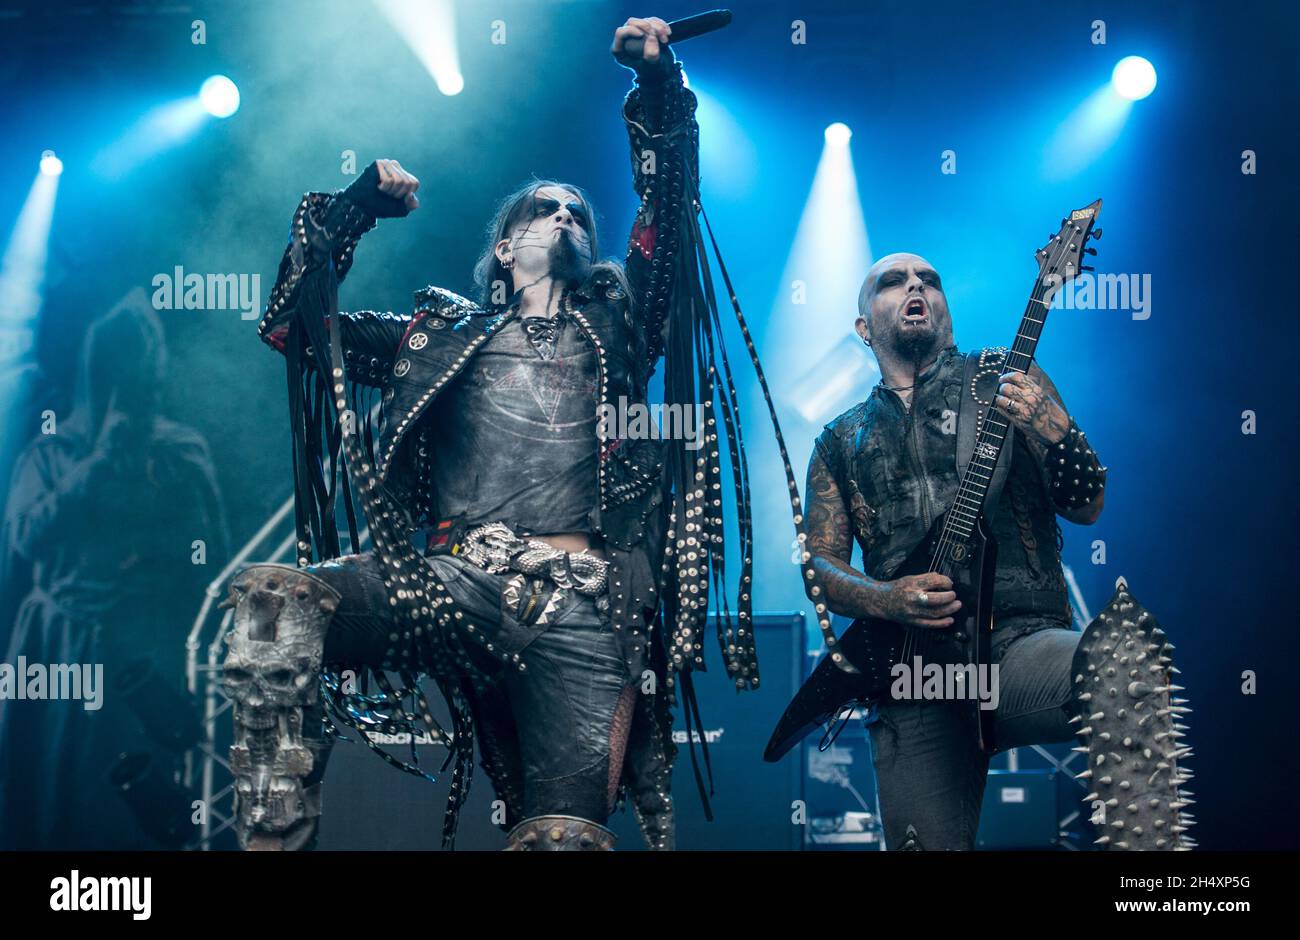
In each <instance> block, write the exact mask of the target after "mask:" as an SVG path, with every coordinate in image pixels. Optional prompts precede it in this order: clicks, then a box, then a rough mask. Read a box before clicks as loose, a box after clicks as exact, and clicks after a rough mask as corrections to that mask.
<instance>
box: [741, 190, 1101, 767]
mask: <svg viewBox="0 0 1300 940" xmlns="http://www.w3.org/2000/svg"><path fill="white" fill-rule="evenodd" d="M1100 212H1101V200H1100V199H1098V200H1097V201H1096V202H1094V203H1093V204H1092V205H1090V206H1086V207H1085V208H1082V209H1077V210H1075V211H1074V212H1072V213H1070V217H1069V218H1068V219H1062V220H1061V230H1060V232H1058V233H1057V234H1056V235H1054V236H1052V238H1051V240H1050V241H1048V243H1047V244H1046V245H1044V246H1043V247H1042V248H1040V249H1038V250H1037V251H1036V252H1035V253H1034V255H1035V257H1036V258H1037V259H1038V279H1037V280H1036V281H1035V282H1034V289H1033V292H1032V293H1031V294H1030V295H1029V303H1028V304H1027V305H1026V308H1025V315H1024V317H1023V318H1022V319H1021V321H1020V328H1019V329H1018V330H1017V331H1016V338H1015V341H1014V342H1013V343H1012V344H1011V351H1010V352H1009V353H1008V355H1007V361H1006V367H1005V368H1006V370H1007V371H1015V372H1021V373H1024V372H1028V371H1029V367H1030V365H1031V364H1032V363H1033V361H1034V351H1035V350H1036V349H1037V348H1038V338H1039V336H1041V335H1042V331H1043V323H1044V322H1045V321H1046V319H1047V310H1048V307H1049V306H1050V305H1051V303H1052V298H1053V297H1054V296H1055V294H1056V292H1057V291H1058V290H1060V288H1061V286H1062V285H1063V284H1065V283H1066V282H1067V281H1070V280H1072V279H1073V278H1075V277H1076V276H1078V274H1079V272H1080V271H1082V270H1091V269H1090V268H1086V267H1084V266H1083V265H1082V264H1081V263H1080V262H1081V258H1082V255H1083V254H1084V252H1087V253H1088V254H1096V250H1095V249H1093V248H1088V247H1085V246H1086V244H1087V242H1088V239H1089V238H1100V237H1101V229H1097V230H1096V231H1093V224H1094V223H1095V222H1096V221H1097V216H1098V214H1100ZM1010 429H1011V425H1010V422H1009V421H1008V420H1007V418H1006V416H1005V415H1004V414H1002V412H1000V411H998V410H996V409H994V408H992V407H990V408H987V409H986V410H985V411H984V416H983V418H982V419H981V420H980V423H979V427H978V430H977V431H976V436H975V449H974V452H973V453H972V455H971V458H970V460H969V462H968V463H967V464H966V467H965V469H964V470H963V471H962V474H961V481H960V482H959V484H958V486H957V495H956V497H955V498H954V500H953V504H952V506H950V507H949V508H948V510H947V512H945V513H944V514H943V515H941V516H939V517H938V518H937V519H936V520H935V522H934V525H933V526H932V527H931V529H930V532H929V533H928V534H927V536H926V537H925V538H924V539H923V540H922V541H921V543H920V544H919V545H917V547H916V548H915V549H914V550H913V551H912V553H911V554H910V555H909V556H908V557H907V559H906V561H904V562H903V564H902V565H901V566H900V567H899V570H898V571H897V572H896V573H895V575H894V577H896V578H901V577H905V576H907V575H914V574H922V573H924V572H927V571H928V572H939V573H940V574H944V575H947V576H948V577H949V578H951V579H952V582H953V589H954V590H955V591H956V593H957V599H958V600H960V601H961V610H960V611H958V614H957V617H956V621H955V623H954V624H953V626H951V627H948V628H946V629H942V630H936V629H933V628H926V627H912V626H907V625H904V624H898V623H894V622H892V621H889V620H881V619H878V618H874V617H866V618H862V619H860V620H855V621H853V623H852V624H851V625H850V626H849V628H848V629H847V630H846V631H845V632H844V635H843V636H842V637H841V638H840V640H839V643H838V649H839V652H840V653H842V654H843V656H844V658H845V659H847V660H848V661H849V662H850V663H852V665H853V666H856V667H857V669H858V672H856V673H854V672H848V671H846V670H845V668H843V667H842V666H840V665H838V664H837V663H836V662H835V661H834V660H833V659H832V658H831V657H830V656H827V657H825V658H823V660H822V661H821V663H820V664H819V665H818V666H817V668H816V669H815V670H814V671H813V674H812V675H811V676H810V677H809V678H808V681H807V682H805V683H804V684H803V687H802V688H801V689H800V690H799V692H798V694H797V695H796V696H795V697H794V700H793V701H791V702H790V704H789V706H788V707H787V708H786V710H785V713H784V714H783V715H782V716H781V720H780V721H779V722H777V726H776V730H775V731H773V732H772V739H771V740H770V741H768V744H767V749H766V751H764V753H763V757H764V759H765V760H769V761H777V760H780V759H781V758H782V757H783V756H784V755H785V754H786V753H787V752H788V751H789V750H790V749H791V748H792V747H794V746H795V745H796V744H797V743H798V742H799V741H800V740H802V739H803V738H804V736H805V735H807V734H808V733H809V732H811V731H812V730H813V729H815V728H817V727H819V726H822V725H826V724H828V723H829V722H831V721H833V720H834V719H835V717H836V716H837V715H839V714H840V713H841V711H842V709H844V708H845V707H846V706H852V705H854V704H862V705H868V704H871V703H873V702H878V701H880V700H882V699H883V698H885V697H886V696H888V695H889V690H890V687H891V684H892V683H893V682H894V678H895V677H894V667H895V666H896V665H897V664H900V663H902V664H905V665H907V666H908V667H909V668H910V669H913V670H914V668H915V666H916V665H917V664H921V665H922V666H923V667H924V666H928V665H929V664H932V663H933V664H936V665H938V666H939V667H940V668H941V669H943V668H946V667H949V666H966V665H969V666H974V667H976V668H975V671H971V670H960V671H959V670H950V673H951V674H958V673H959V672H960V673H964V674H965V675H966V676H967V677H971V676H975V675H978V670H979V669H980V668H981V667H984V668H987V667H988V666H989V665H991V662H990V658H991V657H990V649H989V646H990V637H991V636H992V633H993V616H992V606H993V572H994V569H995V566H996V564H997V543H996V542H995V541H994V539H993V537H992V536H991V534H990V532H989V529H988V526H987V523H986V521H985V517H984V505H985V501H986V499H987V497H988V490H989V484H990V481H991V480H992V478H993V475H994V473H993V472H994V469H995V468H996V467H997V464H998V458H999V456H1000V455H1001V453H1002V445H1003V444H1004V443H1005V441H1006V439H1007V436H1008V432H1009V431H1010ZM913 681H919V680H918V679H917V678H916V675H915V671H913ZM971 704H972V707H974V708H975V710H976V712H977V713H978V715H979V722H978V725H979V736H980V747H981V748H983V749H984V750H985V751H989V752H991V751H993V750H994V742H993V712H992V710H989V709H982V708H979V707H978V702H977V700H976V699H975V698H974V697H971Z"/></svg>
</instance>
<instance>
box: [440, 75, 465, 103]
mask: <svg viewBox="0 0 1300 940" xmlns="http://www.w3.org/2000/svg"><path fill="white" fill-rule="evenodd" d="M433 80H434V82H436V83H437V85H438V90H439V91H440V92H442V93H443V94H444V95H447V96H448V97H450V96H452V95H459V94H460V93H461V92H462V91H464V90H465V76H464V75H461V74H460V72H449V73H447V74H443V75H435V76H434V77H433Z"/></svg>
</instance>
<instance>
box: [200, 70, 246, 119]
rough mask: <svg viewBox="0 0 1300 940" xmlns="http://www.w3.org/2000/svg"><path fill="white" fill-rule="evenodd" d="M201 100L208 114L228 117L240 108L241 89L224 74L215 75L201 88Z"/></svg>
mask: <svg viewBox="0 0 1300 940" xmlns="http://www.w3.org/2000/svg"><path fill="white" fill-rule="evenodd" d="M199 101H201V102H203V107H204V108H205V109H206V110H207V112H208V114H211V115H212V116H213V117H219V118H227V117H230V115H232V114H234V113H235V112H236V111H238V110H239V89H238V88H237V87H236V86H235V83H234V82H232V81H231V80H230V79H228V78H226V76H224V75H213V76H212V77H211V78H209V79H208V80H207V81H205V82H204V83H203V87H202V88H200V89H199Z"/></svg>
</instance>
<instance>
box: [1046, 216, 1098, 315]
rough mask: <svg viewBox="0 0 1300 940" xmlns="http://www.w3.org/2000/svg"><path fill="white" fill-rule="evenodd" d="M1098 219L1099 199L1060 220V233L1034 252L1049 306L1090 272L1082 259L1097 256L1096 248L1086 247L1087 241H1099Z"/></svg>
mask: <svg viewBox="0 0 1300 940" xmlns="http://www.w3.org/2000/svg"><path fill="white" fill-rule="evenodd" d="M1099 215H1101V200H1100V199H1098V200H1097V201H1096V202H1093V203H1091V204H1090V205H1086V206H1084V207H1083V208H1082V209H1075V210H1074V211H1073V212H1071V213H1070V215H1069V217H1068V218H1065V219H1062V220H1061V230H1060V231H1059V232H1057V233H1056V234H1055V235H1053V236H1052V237H1051V238H1050V239H1048V241H1047V244H1046V245H1044V246H1043V247H1042V248H1039V249H1038V250H1037V251H1035V252H1034V257H1035V258H1037V259H1038V282H1039V285H1040V287H1041V289H1042V291H1043V294H1042V297H1041V299H1042V301H1043V302H1044V303H1048V304H1050V303H1051V302H1052V296H1053V295H1054V294H1055V293H1056V292H1057V291H1058V290H1060V289H1061V285H1062V284H1064V283H1065V282H1066V281H1072V280H1074V279H1075V278H1076V277H1078V276H1079V273H1080V272H1081V271H1091V270H1093V269H1092V268H1090V267H1088V266H1087V265H1085V264H1084V263H1083V256H1084V254H1089V255H1095V254H1096V253H1097V249H1096V248H1090V247H1088V241H1089V240H1090V239H1096V238H1101V229H1094V228H1093V226H1094V225H1095V224H1096V222H1097V216H1099Z"/></svg>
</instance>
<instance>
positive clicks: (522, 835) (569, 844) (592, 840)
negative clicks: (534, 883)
mask: <svg viewBox="0 0 1300 940" xmlns="http://www.w3.org/2000/svg"><path fill="white" fill-rule="evenodd" d="M615 841H617V837H616V836H615V835H614V833H612V832H610V831H609V830H608V829H606V828H605V827H604V826H602V825H600V824H599V823H594V822H592V821H591V820H590V819H579V818H578V817H577V816H534V817H532V818H531V819H525V820H524V821H523V822H521V823H520V824H519V825H517V826H515V828H513V829H511V830H510V834H509V835H508V836H506V851H507V852H609V851H612V850H613V848H614V843H615Z"/></svg>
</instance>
